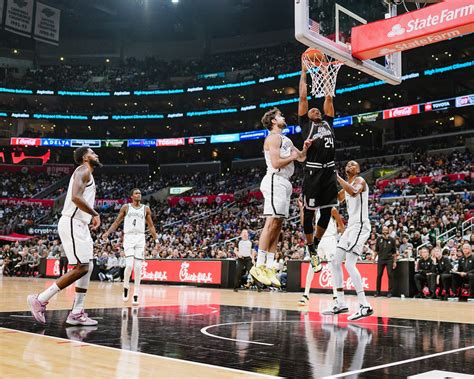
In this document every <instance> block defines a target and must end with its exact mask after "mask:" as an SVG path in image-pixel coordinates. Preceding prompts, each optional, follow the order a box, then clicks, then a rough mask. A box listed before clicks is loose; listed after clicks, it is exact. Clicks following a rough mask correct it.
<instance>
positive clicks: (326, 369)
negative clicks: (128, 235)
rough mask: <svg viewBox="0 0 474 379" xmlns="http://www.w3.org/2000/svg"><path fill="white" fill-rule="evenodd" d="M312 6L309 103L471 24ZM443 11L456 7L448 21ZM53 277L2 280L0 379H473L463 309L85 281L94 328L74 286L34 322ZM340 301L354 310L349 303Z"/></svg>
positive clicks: (305, 35)
mask: <svg viewBox="0 0 474 379" xmlns="http://www.w3.org/2000/svg"><path fill="white" fill-rule="evenodd" d="M320 3H323V2H321V1H310V0H295V37H296V39H297V40H299V41H300V42H302V43H303V44H304V45H306V46H307V47H310V48H312V49H316V50H317V51H319V53H314V52H313V53H312V54H308V57H309V58H310V59H309V62H308V63H307V67H308V71H309V73H310V74H311V76H312V79H313V95H314V96H315V97H321V96H324V93H327V91H329V92H330V91H332V92H334V88H335V86H336V85H337V84H336V82H337V74H338V69H337V70H334V69H333V67H336V66H339V67H340V66H342V65H345V66H347V67H349V68H345V69H348V70H352V69H355V70H357V71H361V72H364V73H366V74H368V75H370V76H373V77H375V78H377V79H379V80H383V81H385V82H387V83H390V84H392V85H397V84H399V83H401V81H402V77H403V72H402V65H401V54H402V51H404V50H407V49H411V48H414V47H416V44H417V43H418V44H419V46H423V45H426V44H429V43H433V42H441V41H442V40H443V38H444V39H447V38H452V37H455V36H457V35H462V34H467V33H469V32H472V31H473V30H474V21H473V17H474V16H473V13H472V1H471V2H470V3H471V4H470V5H469V4H468V3H469V1H467V0H455V1H450V2H449V3H450V4H449V5H446V2H445V3H439V2H438V1H433V0H432V1H427V2H425V1H422V2H407V4H406V5H407V6H408V7H411V8H410V9H404V10H403V12H402V13H403V16H401V17H403V19H400V20H399V19H397V21H392V20H390V17H396V16H397V11H400V9H401V5H398V6H397V5H395V4H393V3H392V2H390V1H389V2H387V5H386V6H383V5H381V4H379V3H381V2H377V5H374V6H373V7H367V9H366V14H355V13H353V12H352V11H351V10H350V3H351V2H350V1H341V2H340V4H337V5H336V3H335V2H332V1H331V2H326V3H331V4H332V5H327V4H325V5H324V8H322V7H321V6H319V7H318V5H319V4H320ZM429 3H437V4H434V5H431V4H429ZM438 3H439V4H438ZM400 4H401V3H400ZM443 6H444V8H445V9H447V8H450V9H451V8H452V9H454V8H456V7H457V9H462V10H461V11H459V12H458V11H456V10H450V11H452V12H455V14H456V15H457V16H456V17H454V16H453V17H452V18H446V16H441V15H442V14H443ZM432 7H433V8H432ZM435 7H436V11H437V12H438V13H439V15H438V16H436V15H434V16H433V15H431V20H433V19H434V17H438V21H439V22H438V23H436V25H433V26H432V27H431V29H429V30H425V29H423V28H421V27H420V28H419V29H417V30H416V31H415V32H414V33H413V36H407V34H408V32H409V30H410V26H409V24H408V23H409V22H410V21H413V20H414V19H416V17H415V16H414V15H415V13H411V12H408V13H407V12H406V10H410V11H413V12H419V13H417V15H419V16H417V17H418V18H419V19H423V17H425V18H426V17H428V16H429V12H430V9H431V10H433V12H434V9H435ZM466 7H467V8H466ZM418 8H419V9H418ZM469 10H471V13H469ZM445 12H446V10H445ZM386 15H387V16H386ZM386 17H387V19H386ZM442 17H445V18H444V21H443V18H442ZM417 25H418V24H417ZM353 27H355V28H354V29H353ZM456 33H457V34H456ZM440 35H441V36H440ZM436 36H440V37H436ZM416 41H421V42H416ZM302 50H304V49H302ZM311 59H313V62H311ZM328 67H330V69H328ZM318 72H319V74H321V73H323V75H319V76H318ZM328 73H329V75H328ZM316 87H318V88H319V92H318V91H317V90H316V89H315V88H316ZM52 283H53V280H52V279H23V278H7V277H3V278H2V277H0V289H1V293H2V301H1V302H0V350H1V354H0V356H1V358H0V359H1V360H0V366H1V367H2V371H1V372H0V378H13V377H14V378H22V377H23V378H33V377H37V378H43V377H48V378H56V377H57V378H69V377H70V378H127V379H132V378H179V377H186V378H274V377H289V378H329V377H331V378H339V377H346V378H355V377H361V378H397V377H411V378H444V377H456V378H468V377H470V378H474V375H473V374H474V309H473V307H472V304H471V303H466V302H440V301H432V300H420V299H408V298H407V299H405V298H390V299H388V298H385V297H378V298H372V297H370V298H369V301H370V303H371V305H372V307H373V308H374V315H373V316H369V317H366V318H364V319H362V320H359V321H355V322H349V321H348V320H347V314H344V315H333V316H324V315H322V313H321V312H322V311H323V310H324V309H327V308H329V307H330V305H331V301H332V298H331V296H330V295H326V294H312V296H311V298H310V304H309V306H305V307H301V306H298V305H297V303H298V300H299V298H300V293H284V292H262V293H258V292H256V291H239V292H238V293H234V292H233V291H232V290H227V289H216V288H204V287H193V286H166V285H155V284H153V285H144V286H142V288H141V303H140V306H137V307H131V306H130V302H129V303H128V304H124V302H123V301H122V285H121V284H119V283H99V282H92V283H91V285H90V288H89V291H88V295H87V298H86V301H85V303H86V309H87V312H88V314H89V316H90V317H91V318H93V319H95V320H98V321H99V324H98V325H97V326H94V327H81V326H74V327H68V326H67V325H66V324H65V320H66V317H67V314H68V312H69V311H70V307H71V304H72V303H73V298H74V288H73V287H69V288H67V289H66V290H65V291H63V292H62V293H61V294H60V295H59V296H57V297H54V298H53V299H52V300H51V302H50V304H49V305H48V308H47V311H46V320H47V324H46V325H45V326H42V325H39V324H37V323H36V322H35V321H34V319H33V317H32V316H31V314H30V312H29V310H28V306H27V303H26V297H27V295H29V294H32V293H38V292H40V291H42V290H44V289H46V288H47V287H48V286H50V285H51V284H52ZM347 302H348V306H349V309H350V310H354V309H356V308H357V307H358V302H357V298H356V297H355V296H350V295H349V296H348V297H347Z"/></svg>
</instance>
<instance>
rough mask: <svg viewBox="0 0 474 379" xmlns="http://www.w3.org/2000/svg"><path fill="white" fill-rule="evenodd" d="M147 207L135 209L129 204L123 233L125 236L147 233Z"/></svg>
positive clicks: (141, 206) (142, 205) (142, 206)
mask: <svg viewBox="0 0 474 379" xmlns="http://www.w3.org/2000/svg"><path fill="white" fill-rule="evenodd" d="M145 217H146V206H145V205H144V204H141V205H140V208H134V207H133V205H132V204H128V210H127V214H126V215H125V219H124V220H123V232H124V233H125V234H144V233H145Z"/></svg>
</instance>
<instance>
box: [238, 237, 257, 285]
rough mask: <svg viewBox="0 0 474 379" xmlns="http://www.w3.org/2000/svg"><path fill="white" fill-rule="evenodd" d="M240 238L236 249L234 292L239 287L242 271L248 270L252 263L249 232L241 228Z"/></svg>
mask: <svg viewBox="0 0 474 379" xmlns="http://www.w3.org/2000/svg"><path fill="white" fill-rule="evenodd" d="M240 237H241V240H240V242H239V247H238V249H237V252H236V255H237V267H236V270H235V279H234V292H237V291H238V289H239V287H240V282H241V280H242V275H243V273H244V272H249V271H250V269H251V268H252V266H253V265H254V258H253V256H252V242H250V240H249V232H248V231H247V229H243V230H242V233H241V234H240Z"/></svg>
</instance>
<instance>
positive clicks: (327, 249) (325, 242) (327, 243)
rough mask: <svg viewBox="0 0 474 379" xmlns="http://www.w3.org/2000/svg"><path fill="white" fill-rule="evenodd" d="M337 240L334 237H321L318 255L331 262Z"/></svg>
mask: <svg viewBox="0 0 474 379" xmlns="http://www.w3.org/2000/svg"><path fill="white" fill-rule="evenodd" d="M336 248H337V240H336V237H334V236H331V237H323V238H322V240H321V242H320V243H319V245H318V255H319V257H320V258H321V259H323V260H325V261H327V262H331V261H332V260H333V259H334V254H336Z"/></svg>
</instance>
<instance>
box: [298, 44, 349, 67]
mask: <svg viewBox="0 0 474 379" xmlns="http://www.w3.org/2000/svg"><path fill="white" fill-rule="evenodd" d="M316 53H318V54H322V55H324V57H325V58H326V59H327V57H328V56H327V55H326V54H324V53H323V52H322V51H321V50H318V49H314V48H310V49H307V50H306V51H305V52H304V53H303V54H302V57H306V58H307V59H309V60H311V61H313V59H312V58H311V57H310V56H309V55H311V54H316ZM319 63H320V64H319V65H318V66H329V65H332V64H334V65H338V64H343V62H341V61H338V60H337V59H333V60H332V61H330V62H328V61H326V62H324V61H323V62H322V61H320V62H319Z"/></svg>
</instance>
